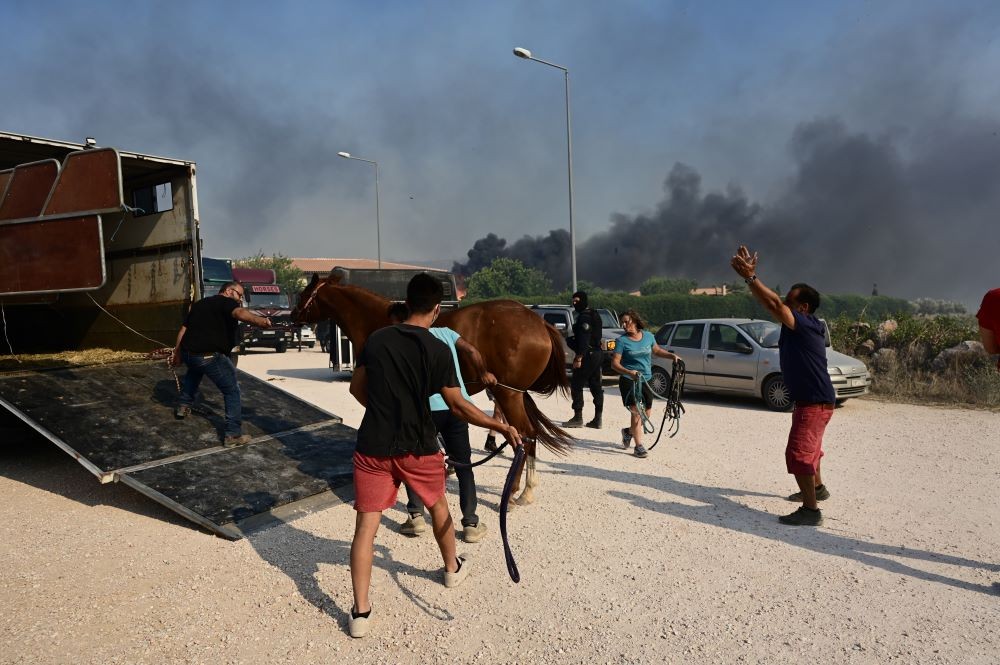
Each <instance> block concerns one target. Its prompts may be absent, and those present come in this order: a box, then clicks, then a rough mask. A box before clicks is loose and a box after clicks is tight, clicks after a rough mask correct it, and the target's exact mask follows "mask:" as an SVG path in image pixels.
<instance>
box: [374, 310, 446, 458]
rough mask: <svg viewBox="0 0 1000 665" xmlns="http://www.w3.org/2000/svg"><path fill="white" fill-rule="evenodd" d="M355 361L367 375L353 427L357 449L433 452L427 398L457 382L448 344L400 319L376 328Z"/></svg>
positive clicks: (435, 447) (381, 453) (377, 452)
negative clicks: (356, 425) (360, 410)
mask: <svg viewBox="0 0 1000 665" xmlns="http://www.w3.org/2000/svg"><path fill="white" fill-rule="evenodd" d="M357 364H358V366H359V367H364V368H365V371H366V372H367V374H368V406H367V408H366V409H365V416H364V418H363V419H362V420H361V427H359V428H358V444H357V448H356V449H357V451H358V452H359V453H362V454H364V455H373V456H375V457H397V456H400V455H405V454H407V453H413V454H414V455H431V454H433V453H436V452H437V451H438V444H437V428H435V426H434V421H433V420H431V411H430V405H429V403H428V400H429V399H430V396H431V395H433V394H434V393H439V392H441V389H442V388H448V387H456V388H457V387H458V378H457V377H456V376H455V363H454V362H453V361H452V357H451V351H450V350H449V349H448V347H447V345H445V344H444V343H443V342H441V341H440V340H439V339H437V338H435V337H434V336H433V335H431V334H430V333H429V332H427V329H426V328H420V327H418V326H410V325H406V324H399V325H396V326H388V327H386V328H382V329H380V330H376V331H375V332H374V333H372V335H371V336H370V337H369V338H368V341H367V342H365V346H364V349H362V351H361V355H360V356H358V361H357Z"/></svg>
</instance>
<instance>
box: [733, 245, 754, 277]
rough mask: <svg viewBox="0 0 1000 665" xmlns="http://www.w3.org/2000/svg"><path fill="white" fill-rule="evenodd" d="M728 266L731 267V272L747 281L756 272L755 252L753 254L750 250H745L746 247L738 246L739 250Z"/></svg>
mask: <svg viewBox="0 0 1000 665" xmlns="http://www.w3.org/2000/svg"><path fill="white" fill-rule="evenodd" d="M729 265H731V266H732V267H733V270H735V271H736V272H737V274H739V276H740V277H742V278H744V279H747V278H749V277H752V276H753V274H754V273H755V272H756V271H757V252H754V253H753V254H751V253H750V250H749V249H747V248H746V245H740V246H739V249H737V250H736V255H735V256H733V258H732V260H731V261H730V262H729Z"/></svg>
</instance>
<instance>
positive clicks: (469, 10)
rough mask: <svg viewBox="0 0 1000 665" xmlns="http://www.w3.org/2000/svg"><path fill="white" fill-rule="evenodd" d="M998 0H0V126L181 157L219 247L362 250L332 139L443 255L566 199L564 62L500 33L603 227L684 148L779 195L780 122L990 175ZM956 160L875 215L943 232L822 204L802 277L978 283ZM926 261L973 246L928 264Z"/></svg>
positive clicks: (414, 247)
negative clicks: (882, 225)
mask: <svg viewBox="0 0 1000 665" xmlns="http://www.w3.org/2000/svg"><path fill="white" fill-rule="evenodd" d="M998 19H1000V6H998V5H996V4H995V3H991V2H952V3H941V2H919V1H912V2H903V1H894V0H883V1H880V2H860V1H846V2H802V1H798V2H792V1H775V2H721V1H720V2H615V3H608V2H603V3H599V2H505V3H486V2H357V3H346V2H323V3H319V2H317V3H309V2H289V3H273V2H271V3H263V2H240V3H235V2H218V3H204V2H202V3H193V2H169V3H168V2H143V3H135V2H94V3H76V2H64V3H63V2H45V1H36V2H30V3H29V2H19V1H14V2H11V1H10V0H8V1H7V2H5V3H3V4H2V5H0V25H2V26H3V27H4V34H5V39H4V41H3V43H2V44H0V55H2V56H3V62H4V63H5V65H4V80H5V82H6V83H5V95H4V97H5V103H4V111H3V114H2V116H0V118H2V120H0V129H3V130H5V131H12V132H19V133H25V134H31V135H36V136H44V137H51V138H59V139H68V140H82V138H83V137H84V136H95V137H97V139H98V142H99V144H101V145H112V146H115V147H120V148H122V149H127V150H136V151H140V152H149V153H154V154H162V155H166V156H172V157H179V158H184V159H191V160H194V161H196V162H197V163H198V166H199V170H198V178H199V189H200V191H199V199H200V204H201V217H202V223H203V235H204V237H205V239H206V251H207V252H208V253H210V254H213V255H228V256H240V255H246V254H251V253H254V252H256V251H257V250H258V249H263V250H264V251H266V252H271V251H277V252H282V253H284V254H286V255H292V256H374V254H375V233H374V228H373V223H374V213H375V211H374V198H375V197H374V178H373V174H372V172H371V168H370V167H368V166H367V165H365V164H363V163H360V162H356V161H348V160H343V159H339V158H337V157H336V153H337V151H339V150H346V151H349V152H351V153H353V154H356V155H358V156H361V157H366V158H369V159H375V160H378V162H379V165H380V174H381V204H382V254H383V258H385V259H390V260H456V259H457V260H462V259H464V256H465V252H466V251H467V250H468V249H469V248H470V247H471V246H472V244H473V242H475V240H477V239H478V238H481V237H483V236H484V235H486V234H487V233H489V232H493V233H496V234H498V235H500V236H501V237H504V238H507V239H508V240H509V241H511V242H513V241H514V240H517V239H518V238H521V237H522V236H525V235H529V236H541V235H544V234H547V233H548V232H549V231H550V230H552V229H558V228H565V227H566V225H567V218H568V216H567V202H566V198H567V197H566V161H565V126H564V106H563V81H562V75H561V73H560V72H558V71H557V70H554V69H551V68H548V67H545V66H542V65H540V64H538V63H532V62H526V61H523V60H519V59H517V58H515V57H514V56H513V55H512V53H511V49H512V48H513V47H514V46H523V47H527V48H530V49H531V50H532V51H533V53H534V54H535V55H536V56H537V57H540V58H543V59H546V60H550V61H553V62H556V63H559V64H562V65H565V66H568V67H569V68H570V72H571V82H572V109H573V150H574V171H575V190H576V224H577V234H578V239H579V240H580V241H581V242H583V241H586V240H587V239H588V238H591V237H594V236H600V234H602V233H604V234H605V235H607V234H608V232H609V229H611V228H612V227H611V219H612V217H613V216H615V215H618V216H619V217H618V219H623V218H624V219H626V220H631V221H635V220H638V219H640V218H643V217H644V216H649V217H651V218H655V217H656V215H657V211H658V210H661V209H662V208H663V207H664V205H665V202H666V198H668V194H666V193H665V191H664V183H665V180H666V178H667V176H668V174H669V173H670V172H671V169H672V168H673V167H674V165H675V164H677V163H681V164H685V165H687V166H688V167H690V168H691V169H693V170H695V171H696V172H697V173H698V174H699V175H700V179H701V188H702V191H701V194H704V193H706V192H711V191H719V192H724V191H726V188H728V187H736V188H738V189H739V191H741V192H742V195H743V196H745V198H746V199H748V200H749V201H750V202H752V203H755V204H758V205H759V206H761V207H762V209H764V210H765V211H770V210H772V209H774V210H783V211H787V210H788V209H789V208H790V207H794V206H792V204H791V203H790V202H791V201H793V200H794V199H795V198H796V196H798V194H797V193H796V191H795V187H796V183H800V182H801V181H802V179H803V169H804V168H805V167H804V164H806V163H809V160H808V159H805V158H803V157H802V155H800V154H797V153H796V152H795V150H796V149H797V148H796V147H795V146H796V143H795V140H794V137H795V136H796V131H797V130H799V129H800V128H802V127H803V125H804V124H807V123H811V122H816V121H817V120H833V121H836V122H837V123H840V125H839V126H841V127H842V128H843V132H842V134H843V135H844V136H846V137H847V138H851V137H854V138H857V137H863V138H865V139H867V140H870V142H871V143H872V144H875V145H877V146H882V147H883V148H885V149H886V150H889V151H891V154H892V155H893V160H894V162H893V163H895V164H898V166H899V169H900V172H901V173H904V174H906V181H907V183H911V182H912V183H916V182H919V183H927V182H932V183H933V182H942V181H943V180H947V178H948V176H949V175H951V176H955V173H956V168H950V170H949V171H948V173H943V174H942V173H928V174H927V175H926V176H924V177H922V178H918V177H917V176H916V175H914V174H915V173H916V174H919V173H923V171H921V169H925V170H926V169H930V170H931V171H933V165H941V164H957V165H961V164H962V163H963V154H966V153H967V152H968V150H969V146H972V147H973V148H974V149H975V152H976V153H977V156H976V159H975V161H974V162H973V163H974V164H975V165H976V171H977V174H974V175H977V176H978V177H979V178H982V177H983V172H984V171H985V173H987V174H993V173H994V172H993V169H994V168H996V169H997V170H996V172H995V174H996V175H1000V156H998V148H997V147H995V146H996V143H997V139H996V137H995V136H994V135H991V134H990V133H989V132H988V131H987V130H988V129H989V128H991V127H992V128H993V129H1000V127H997V125H1000V122H998V118H997V109H998V108H1000V85H998V82H997V76H996V72H997V71H1000V67H998V65H1000V44H998V43H997V42H996V41H995V37H994V36H995V35H997V34H998V28H1000V20H998ZM976 136H981V137H982V141H979V142H977V141H976V140H975V139H974V137H976ZM970 137H973V138H970ZM961 146H965V148H961ZM928 165H931V166H928ZM959 170H960V168H959ZM955 177H957V176H955ZM963 182H969V183H970V184H969V186H968V187H967V188H965V189H963V187H960V186H957V185H949V186H942V187H941V188H940V192H938V191H937V190H936V189H935V187H934V186H931V187H930V189H931V190H933V191H932V193H934V194H935V196H934V197H933V201H932V202H931V203H930V205H929V206H928V205H923V203H922V202H921V201H920V197H919V196H918V195H923V196H927V190H928V187H927V186H926V185H921V186H919V187H918V186H917V185H916V184H907V185H906V186H904V187H902V191H903V194H902V195H901V196H903V198H904V199H905V201H907V202H908V203H906V205H903V206H902V207H903V209H905V210H906V211H908V212H904V213H900V214H902V215H903V216H904V217H907V220H903V221H901V222H900V224H899V226H897V227H896V228H899V229H905V228H908V227H907V226H906V224H908V223H909V217H916V216H919V214H923V213H919V211H921V210H923V211H926V210H928V209H934V210H935V211H936V212H935V217H934V219H933V220H932V219H924V220H922V221H919V222H914V224H915V226H914V229H919V233H920V234H926V233H927V232H928V229H933V228H936V227H935V224H945V222H944V221H941V220H940V218H941V216H942V215H945V216H947V217H949V219H948V221H947V224H948V225H949V226H950V228H951V229H952V230H953V231H957V233H954V232H953V233H949V234H947V238H943V239H942V238H939V239H938V240H937V243H936V245H927V244H926V243H924V244H920V245H917V246H914V247H912V251H911V250H910V249H907V250H902V249H901V250H900V251H899V256H900V257H905V256H911V255H913V254H920V253H923V252H927V251H928V248H929V247H932V248H933V249H934V250H935V254H934V255H927V256H922V257H920V258H921V259H922V260H921V261H913V262H909V263H908V262H906V261H905V260H903V259H902V258H900V261H897V262H896V263H894V264H893V268H892V270H888V269H880V268H878V267H877V266H872V265H870V264H871V262H872V261H875V260H876V259H873V258H872V255H870V254H869V255H867V256H865V257H859V258H858V259H857V261H858V263H859V265H851V262H852V258H851V253H850V248H851V246H852V244H854V243H858V242H863V241H864V240H863V238H857V237H855V236H856V235H857V233H858V227H856V226H855V227H852V226H850V225H845V227H844V233H843V234H841V236H843V237H841V236H838V235H837V234H833V235H829V236H827V241H828V242H831V243H837V242H840V241H842V244H840V245H838V246H836V247H831V248H830V251H831V252H833V253H836V254H841V253H842V252H844V254H843V255H842V257H843V258H842V260H843V262H844V265H845V266H846V267H847V268H849V269H850V270H851V271H852V272H853V271H860V272H861V273H863V275H862V276H858V277H857V278H856V279H847V278H845V279H844V280H840V279H838V277H837V276H836V275H834V274H823V275H821V276H820V281H821V282H823V284H824V286H825V287H826V288H827V289H830V290H835V291H844V290H861V289H863V288H866V287H865V286H864V285H865V284H869V283H870V282H871V281H879V282H881V283H883V284H886V286H885V287H883V291H889V292H893V291H895V292H897V293H900V294H901V295H907V296H911V297H915V296H918V295H926V296H933V297H950V298H959V299H964V300H966V301H968V302H971V301H973V300H975V299H976V294H978V293H981V292H983V291H985V290H986V288H987V287H991V286H997V284H996V283H994V282H997V281H998V276H997V270H996V268H995V266H996V261H995V260H993V259H995V257H996V252H997V251H998V250H1000V246H998V243H997V235H996V232H995V228H996V226H997V224H996V213H995V208H994V207H993V204H994V203H997V202H998V200H997V198H996V195H994V194H992V193H991V192H989V191H984V190H986V189H987V187H984V186H982V185H977V184H975V183H976V182H977V181H976V178H975V177H973V178H971V179H966V180H963ZM982 182H987V183H988V182H989V179H988V178H987V179H983V180H982ZM994 186H995V185H994ZM847 195H849V193H848V194H847ZM860 198H862V199H864V197H860ZM952 198H954V199H956V200H955V201H952ZM953 203H954V204H955V205H957V208H956V207H955V206H953V205H952V204H953ZM873 205H874V204H873ZM804 209H806V210H809V208H808V207H806V208H804ZM958 209H960V211H958ZM950 210H956V212H955V213H954V215H953V216H952V215H950V214H946V213H943V212H941V211H950ZM914 211H917V212H914ZM622 216H623V217H622ZM924 216H925V217H926V214H924ZM689 223H690V224H696V223H697V222H696V220H690V222H689ZM831 223H832V224H834V225H836V223H837V222H836V220H834V221H832V222H831ZM692 230H693V229H692ZM991 230H992V234H990V233H988V232H989V231H991ZM662 231H663V233H669V234H670V235H672V236H673V237H672V238H670V242H671V243H672V244H673V246H674V247H677V246H684V244H685V242H693V241H691V240H690V239H689V238H685V235H687V234H686V232H685V231H686V227H685V226H684V224H678V223H674V224H672V225H668V226H664V227H662ZM618 232H619V233H632V232H639V231H638V227H630V226H628V225H625V226H622V227H619V228H618ZM647 232H648V231H647ZM654 232H655V231H654ZM983 233H986V234H987V237H986V238H985V242H982V241H977V240H976V237H977V236H981V235H982V234H983ZM612 235H613V233H612ZM904 235H911V234H907V233H905V232H904ZM773 237H774V234H773V233H772V234H760V238H761V239H762V241H763V240H764V239H767V238H773ZM806 237H808V234H806ZM750 240H753V234H751V238H750ZM748 241H749V240H748ZM595 242H596V241H595ZM699 247H700V246H698V247H696V246H693V245H692V246H691V248H690V251H691V252H693V253H694V254H698V250H699ZM760 249H761V252H762V254H763V255H764V256H765V258H768V259H769V260H770V261H771V264H772V265H774V264H775V263H779V262H782V263H783V264H784V270H785V271H786V272H788V271H791V270H792V269H793V268H798V267H799V266H800V265H801V264H802V263H807V260H805V261H804V260H803V259H802V258H800V257H797V256H795V254H796V253H797V251H796V250H797V247H796V246H793V245H791V244H780V243H779V244H775V245H774V247H773V251H772V253H771V255H770V256H769V255H768V249H769V247H761V248H760ZM798 249H801V251H803V252H808V251H809V250H808V244H806V246H803V247H801V248H798ZM779 250H780V253H779V254H778V255H777V256H775V255H774V254H775V253H777V252H779ZM789 253H791V254H792V256H788V254H789ZM970 253H971V256H970ZM727 258H728V257H727V256H721V257H716V256H715V254H709V253H706V254H705V255H704V256H700V255H699V258H698V260H699V262H700V263H699V264H698V265H697V266H696V268H697V269H698V270H699V271H700V273H701V274H700V275H693V276H697V277H700V278H701V279H703V280H706V279H711V278H712V277H713V276H714V274H715V273H717V272H719V271H720V270H721V271H724V270H725V269H726V268H725V260H726V259H727ZM963 258H964V259H965V260H963ZM717 259H718V262H719V263H720V265H721V268H719V270H716V269H715V268H710V267H708V266H709V264H711V265H712V266H714V265H715V263H716V261H717ZM942 261H944V262H945V263H949V262H951V263H957V262H960V261H961V262H962V263H963V264H971V266H972V267H970V266H969V265H964V267H963V268H962V269H961V270H959V271H957V272H956V271H948V270H940V271H934V270H928V269H927V266H928V265H930V264H935V263H940V262H942ZM991 261H992V262H991ZM702 263H704V264H705V265H706V267H705V268H704V269H703V270H701V269H700V266H701V264H702ZM789 264H792V265H791V266H789ZM611 269H613V267H612V268H611ZM644 269H647V268H646V267H645V266H644ZM693 269H695V268H689V270H693ZM648 270H649V271H653V272H659V273H663V274H669V273H670V272H671V267H670V266H667V265H664V266H662V267H660V266H658V265H656V264H655V263H651V264H650V265H649V266H648ZM803 270H804V268H803ZM886 273H888V274H886ZM722 274H724V272H723V273H722ZM807 276H808V275H807ZM892 285H895V286H896V288H893V287H892Z"/></svg>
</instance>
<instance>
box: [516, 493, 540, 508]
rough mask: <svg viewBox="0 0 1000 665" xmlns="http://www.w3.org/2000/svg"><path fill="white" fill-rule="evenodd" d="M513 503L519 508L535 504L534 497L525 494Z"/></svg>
mask: <svg viewBox="0 0 1000 665" xmlns="http://www.w3.org/2000/svg"><path fill="white" fill-rule="evenodd" d="M514 502H515V503H516V504H517V505H519V506H528V505H531V504H533V503H534V502H535V497H534V495H532V494H528V493H527V492H525V493H523V494H522V495H521V496H519V497H517V498H516V499H514Z"/></svg>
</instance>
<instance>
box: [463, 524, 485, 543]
mask: <svg viewBox="0 0 1000 665" xmlns="http://www.w3.org/2000/svg"><path fill="white" fill-rule="evenodd" d="M485 535H486V525H485V524H483V523H482V522H479V523H477V524H472V525H470V526H466V527H462V540H464V541H465V542H467V543H478V542H479V541H480V540H482V539H483V536H485Z"/></svg>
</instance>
